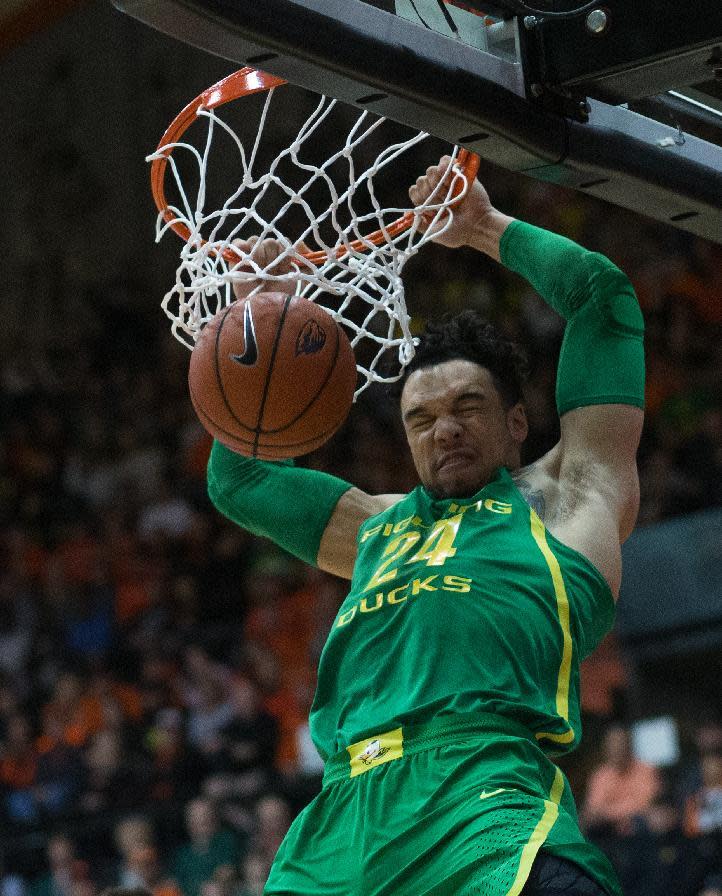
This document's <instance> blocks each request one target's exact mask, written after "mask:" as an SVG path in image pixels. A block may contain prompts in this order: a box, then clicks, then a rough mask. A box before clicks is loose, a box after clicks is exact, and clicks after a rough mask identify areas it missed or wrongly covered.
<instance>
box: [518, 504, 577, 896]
mask: <svg viewBox="0 0 722 896" xmlns="http://www.w3.org/2000/svg"><path fill="white" fill-rule="evenodd" d="M532 512H533V511H532ZM563 792H564V775H563V774H562V773H561V771H560V770H559V769H557V770H556V773H555V775H554V783H553V784H552V789H551V791H550V793H549V799H548V800H544V813H543V815H542V817H541V818H540V819H539V822H538V824H537V826H536V827H535V828H534V832H533V833H532V835H531V837H530V838H529V840H528V841H527V843H526V845H525V846H524V849H523V850H522V851H521V859H520V860H519V869H518V871H517V872H516V878H515V879H514V883H513V884H512V885H511V889H510V890H509V892H508V893H507V894H506V896H518V894H519V893H521V891H522V888H523V886H524V884H525V883H526V879H527V878H528V877H529V872H530V871H531V866H532V864H533V863H534V859H535V858H536V854H537V853H538V852H539V849H540V847H541V846H542V845H543V843H544V841H545V840H546V838H547V836H548V835H549V831H551V829H552V827H553V826H554V822H555V821H556V820H557V818H558V817H559V803H560V801H561V798H562V793H563Z"/></svg>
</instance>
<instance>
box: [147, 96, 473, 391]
mask: <svg viewBox="0 0 722 896" xmlns="http://www.w3.org/2000/svg"><path fill="white" fill-rule="evenodd" d="M277 89H278V88H277ZM274 93H275V91H274V90H273V89H271V90H269V91H268V92H267V93H265V94H264V95H263V100H262V104H261V108H260V112H259V123H258V128H257V131H256V132H255V136H254V138H253V141H252V143H251V145H250V146H248V147H247V146H245V145H244V143H243V141H242V140H241V138H240V137H239V136H238V135H237V133H236V131H235V130H234V128H232V127H231V126H230V125H229V124H228V123H227V122H226V121H224V120H223V119H222V118H221V117H220V116H219V115H218V113H217V111H216V110H215V109H207V108H202V107H201V108H199V110H198V112H197V115H198V118H199V119H205V120H206V123H207V131H206V133H205V138H204V140H202V141H201V144H202V145H201V148H200V149H199V148H196V146H194V145H192V144H191V143H188V142H180V141H179V142H175V143H169V144H167V145H164V146H161V147H159V148H158V150H157V151H156V152H155V153H153V154H152V155H151V156H149V157H148V161H153V160H155V159H160V158H164V157H165V158H167V159H168V163H169V168H170V170H171V171H172V173H173V179H174V181H175V186H176V188H177V202H176V203H174V204H170V205H169V206H168V208H169V209H170V213H168V212H167V211H166V214H165V215H164V214H163V213H161V214H160V215H159V217H158V223H157V233H156V238H157V239H158V240H159V239H160V238H161V237H162V236H163V234H164V233H165V232H166V231H167V230H168V229H169V228H171V227H172V226H173V225H174V224H182V225H185V227H186V228H187V229H188V231H189V234H190V235H189V237H188V239H187V242H186V243H185V244H184V246H183V249H182V251H181V261H180V265H179V266H178V268H177V270H176V278H175V283H174V284H173V287H172V289H171V290H170V291H169V292H168V293H167V294H166V295H165V297H164V299H163V302H162V307H163V309H164V311H165V313H166V314H167V315H168V317H169V318H170V319H171V321H172V327H171V329H172V332H173V334H174V336H175V337H176V338H177V339H178V340H179V341H180V342H182V343H183V344H185V345H186V346H188V347H189V348H192V347H193V345H194V343H195V341H196V339H197V338H198V335H199V333H200V331H201V329H202V328H203V326H204V325H205V324H206V323H208V321H210V320H211V318H213V317H214V316H215V315H216V314H217V313H218V312H219V311H221V310H222V309H223V308H225V307H226V306H227V305H228V304H230V303H231V302H232V301H234V298H235V294H234V291H233V283H234V282H238V283H243V282H245V285H246V287H247V286H248V285H249V283H248V281H252V282H253V289H252V290H251V292H250V293H249V294H250V295H253V294H254V293H256V292H261V291H273V290H274V289H279V288H282V289H283V290H284V291H286V292H289V291H291V292H295V294H297V295H301V296H304V297H306V298H307V299H310V300H312V301H315V302H318V304H320V305H322V306H323V307H324V308H325V309H326V310H328V311H329V313H330V314H331V315H332V316H333V318H334V319H335V320H336V321H338V322H339V323H340V324H341V325H342V326H344V327H345V328H346V331H347V333H348V335H349V338H350V340H351V345H352V346H353V348H354V352H355V355H356V360H357V366H358V370H359V373H360V374H361V377H360V378H359V387H358V389H357V392H356V395H357V396H358V395H359V394H360V393H361V392H362V391H363V390H364V389H365V388H366V387H367V386H368V385H369V384H371V383H372V382H387V383H388V382H392V381H394V380H396V379H398V378H399V376H400V375H401V373H402V371H403V368H404V366H405V365H406V364H407V363H408V362H409V361H410V360H411V358H412V357H413V355H414V337H413V336H412V334H411V331H410V319H409V315H408V313H407V309H406V303H405V300H404V287H403V282H402V279H401V274H402V271H403V268H404V265H405V264H406V262H407V260H408V259H409V258H410V257H411V256H412V255H413V254H414V253H415V252H416V251H417V250H418V249H419V248H420V247H421V246H422V245H423V244H424V243H425V242H426V241H427V240H429V239H430V234H431V233H432V232H433V233H434V234H435V235H436V234H438V233H440V232H441V231H442V230H444V229H445V228H446V227H448V226H449V224H450V222H451V216H452V215H453V210H452V206H453V203H454V202H455V201H458V199H460V198H462V197H463V195H464V194H465V192H466V189H467V183H466V179H465V177H464V174H463V172H462V170H461V168H460V166H459V164H458V163H457V157H458V150H457V149H454V151H453V152H452V153H451V161H450V163H449V168H450V176H449V177H447V178H445V179H443V180H442V181H441V184H443V187H440V188H437V191H436V193H434V194H432V195H431V196H430V197H429V199H428V200H427V201H426V202H425V203H424V205H423V206H421V207H419V208H417V209H415V210H412V209H409V208H408V207H406V208H404V207H402V206H401V205H400V204H399V203H398V201H397V202H396V204H389V205H385V204H384V195H385V191H386V192H388V185H389V183H390V182H391V181H393V180H394V175H396V178H395V179H396V180H398V170H397V171H396V172H395V171H394V163H396V161H397V160H398V158H399V156H401V155H402V153H406V152H408V151H409V150H413V149H414V148H415V147H416V146H417V145H418V144H419V143H420V142H421V141H424V140H425V139H426V138H427V136H428V135H427V134H424V133H414V134H413V135H412V136H410V137H408V136H407V135H406V134H404V138H403V139H392V141H391V142H390V143H388V142H387V143H386V144H385V145H384V146H383V148H382V149H381V150H380V151H379V150H378V146H379V134H380V132H381V129H382V128H383V127H384V126H388V125H389V124H390V123H388V122H386V120H385V119H383V118H379V117H377V116H374V115H373V114H371V113H369V112H367V111H361V112H354V120H353V121H352V122H351V123H350V126H349V125H348V122H346V127H345V128H343V129H341V128H339V127H338V123H337V122H334V123H333V124H330V122H331V118H332V113H334V110H336V113H338V109H337V108H336V107H337V105H340V104H337V102H336V100H333V99H330V98H327V97H321V98H320V100H319V101H318V103H317V104H316V106H315V108H314V109H313V111H312V112H311V114H310V115H309V116H308V118H307V119H306V120H305V121H304V122H303V124H302V125H301V126H300V128H298V131H297V133H296V134H295V136H294V137H293V139H292V141H291V143H290V145H288V146H287V147H286V148H284V149H282V150H281V151H280V152H278V153H276V154H275V155H273V156H272V158H271V161H270V163H269V162H268V161H267V158H268V156H267V157H266V159H262V158H261V157H262V155H263V153H262V152H261V147H262V145H263V136H264V130H266V129H267V124H268V122H269V112H270V108H271V104H272V102H273V97H274ZM341 109H342V110H344V111H343V114H342V117H345V118H346V119H347V118H348V114H349V110H348V107H347V106H341ZM243 130H244V131H245V130H246V123H244V127H243ZM391 130H392V131H396V132H398V126H396V125H394V126H393V127H392V128H391ZM217 132H218V133H219V134H220V133H222V134H225V135H226V137H227V138H230V144H229V143H228V139H226V138H224V140H223V148H222V149H218V148H216V144H217V143H218V139H216V140H215V141H214V135H216V133H217ZM407 133H408V132H407ZM273 139H274V138H272V139H271V142H273ZM331 141H335V145H334V144H332V143H331ZM319 147H320V150H319ZM329 149H331V152H330V153H329ZM319 151H320V152H321V153H322V154H323V155H324V156H327V158H326V160H325V161H323V162H321V163H318V162H316V161H313V157H314V156H315V157H316V158H317V157H318V155H319ZM171 152H172V153H173V154H171ZM218 155H220V159H219V158H217V156H218ZM184 157H185V161H183V159H184ZM189 160H190V164H188V162H189ZM212 160H213V161H214V164H216V165H221V166H222V167H223V168H224V169H225V170H226V172H228V171H230V172H233V176H234V184H233V186H232V187H231V191H230V194H229V195H227V197H226V198H225V199H224V200H223V201H222V202H221V203H218V202H216V203H213V202H211V201H210V200H209V194H210V193H211V192H212V191H211V189H210V187H209V171H210V168H211V161H212ZM183 166H185V168H184V167H183ZM182 169H183V170H182ZM418 173H422V172H421V171H419V172H418ZM184 181H185V182H186V184H188V183H189V182H190V184H192V185H193V188H192V189H191V187H189V186H187V185H186V186H184ZM396 186H398V184H396ZM405 186H406V185H404V187H405ZM404 192H405V190H404ZM407 201H408V200H407ZM219 204H220V207H215V208H213V207H212V206H213V205H216V206H217V205H219ZM422 216H423V219H422ZM400 219H401V220H400ZM422 220H423V222H424V223H425V225H426V226H425V227H424V230H422V229H420V226H419V225H420V224H421V223H422ZM377 231H378V233H375V232H377ZM250 238H258V240H259V241H262V240H265V239H268V238H272V239H274V240H276V241H278V245H277V249H279V250H280V255H278V256H277V257H276V258H274V260H273V262H272V263H268V264H265V265H262V264H260V263H259V262H258V260H257V256H258V257H260V254H259V253H256V252H255V251H253V250H252V251H241V249H239V248H238V246H237V245H236V243H237V242H238V241H239V240H243V241H247V240H249V239H250ZM301 242H303V243H304V244H306V246H307V247H310V248H309V250H308V251H305V250H304V253H303V255H301V254H299V251H298V246H299V244H300V243H301ZM377 242H378V244H377ZM245 248H248V247H247V246H246V247H245ZM311 253H313V254H311ZM289 267H290V270H291V275H290V277H291V279H290V285H289V273H288V270H289ZM279 270H283V271H284V273H277V272H278V271H279ZM274 271H276V273H274Z"/></svg>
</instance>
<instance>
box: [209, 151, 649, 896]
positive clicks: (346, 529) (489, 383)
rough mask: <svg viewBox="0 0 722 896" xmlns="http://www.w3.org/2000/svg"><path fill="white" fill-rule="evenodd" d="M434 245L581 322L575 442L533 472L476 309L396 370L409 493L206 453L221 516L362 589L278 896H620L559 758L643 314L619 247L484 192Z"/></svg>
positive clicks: (563, 399) (624, 475)
mask: <svg viewBox="0 0 722 896" xmlns="http://www.w3.org/2000/svg"><path fill="white" fill-rule="evenodd" d="M445 161H446V160H445V159H444V160H442V161H441V163H440V165H439V166H434V167H432V168H430V169H428V171H427V173H426V174H425V175H424V176H423V177H421V178H419V180H418V181H417V182H416V184H415V185H414V186H413V187H412V189H411V190H410V195H411V199H412V201H413V202H414V203H415V204H419V203H421V202H422V201H423V200H424V199H425V198H426V197H427V196H428V195H429V194H430V192H431V191H432V190H433V189H434V187H435V185H436V184H437V183H438V181H439V180H440V178H441V177H442V172H443V170H444V168H443V166H444V164H445ZM438 241H439V242H440V243H443V244H444V245H447V246H452V247H454V246H462V245H467V246H472V247H474V248H476V249H478V250H479V251H480V252H484V253H486V254H487V255H490V256H491V257H492V258H494V259H496V260H497V261H500V262H501V263H502V264H504V265H506V266H507V267H508V268H510V269H512V270H514V271H516V272H518V273H519V274H521V275H523V276H524V277H526V278H527V279H528V280H529V282H530V283H531V284H532V285H533V286H534V288H535V289H536V290H537V291H538V292H539V294H540V295H541V296H543V297H544V298H545V299H546V301H547V302H548V303H549V304H550V305H551V306H552V307H553V308H554V309H556V310H557V311H558V312H559V313H560V314H561V315H562V316H563V317H565V318H566V319H567V327H566V331H565V336H564V343H563V347H562V350H561V355H560V360H559V369H558V374H557V390H556V397H557V405H558V410H559V413H560V416H561V439H560V441H559V443H558V444H557V445H556V446H555V447H554V448H553V449H552V450H551V451H549V453H548V454H546V455H545V456H544V457H542V458H540V459H539V460H537V461H535V462H534V463H532V464H531V465H529V466H528V467H525V468H521V467H520V450H521V446H522V443H523V441H524V438H525V436H526V434H527V420H526V415H525V411H524V404H523V402H522V379H523V359H522V355H521V352H520V350H519V349H518V348H517V347H516V346H514V345H512V344H511V343H509V342H508V341H506V340H505V339H503V338H501V337H500V336H499V335H498V334H497V333H496V332H495V331H494V330H493V329H492V328H491V327H490V326H488V325H486V324H485V323H484V322H483V321H481V320H479V319H478V317H477V315H476V314H474V313H473V312H463V313H462V314H460V315H458V316H457V317H456V318H452V319H451V320H448V321H447V322H444V323H441V324H438V325H433V326H430V327H429V328H428V329H427V333H426V334H425V336H424V337H423V338H422V342H421V345H420V346H419V349H418V352H417V355H416V357H415V358H414V359H413V361H412V363H411V365H410V367H409V368H408V370H407V372H406V374H405V382H404V385H403V390H402V393H401V414H402V417H403V424H404V427H405V430H406V435H407V438H408V442H409V446H410V449H411V454H412V457H413V461H414V464H415V466H416V470H417V472H418V475H419V479H420V482H421V484H420V485H419V486H418V487H417V488H416V489H414V491H412V492H411V493H410V494H408V495H368V494H365V493H363V492H361V491H360V490H358V489H356V488H353V487H352V486H350V485H349V484H348V483H345V482H342V481H340V480H338V479H336V478H334V477H331V476H329V475H327V474H324V473H320V472H318V471H312V470H306V469H298V468H295V467H293V466H292V465H287V464H277V463H270V462H262V461H256V460H251V459H248V458H244V457H241V456H239V455H236V454H234V453H232V452H231V451H229V450H228V449H226V448H224V447H223V446H222V445H220V444H218V443H216V444H215V445H214V447H213V451H212V455H211V459H210V463H209V468H208V486H209V493H210V496H211V498H212V500H213V501H214V503H215V505H216V507H218V509H219V510H220V511H221V512H222V513H224V514H226V515H227V516H229V517H230V518H231V519H233V520H235V521H236V522H238V523H239V524H240V525H241V526H243V527H245V528H247V529H249V530H250V531H252V532H254V533H256V534H259V535H264V536H267V537H269V538H272V539H274V540H275V541H276V542H277V543H278V544H279V545H281V546H282V547H284V548H285V549H286V550H289V551H291V552H292V553H293V554H295V555H296V556H297V557H300V558H302V559H303V560H305V561H307V562H309V563H312V564H317V565H318V566H319V567H320V568H321V569H324V570H327V571H328V572H330V573H333V574H334V575H337V576H342V577H345V578H348V579H351V585H350V591H349V595H348V597H347V598H346V600H345V601H344V603H343V605H342V606H341V608H340V610H339V612H338V615H337V617H336V620H335V622H334V625H333V627H332V630H331V633H330V635H329V637H328V641H327V643H326V645H325V648H324V651H323V654H322V656H321V660H320V664H319V670H318V688H317V692H316V696H315V700H314V703H313V707H312V710H311V715H310V725H311V731H312V733H313V737H314V741H315V743H316V745H317V747H318V749H319V751H320V752H321V754H322V755H323V756H324V758H325V760H326V768H325V774H324V785H323V789H322V791H321V793H320V794H319V795H318V796H317V797H316V798H315V799H314V800H313V801H312V802H311V804H310V805H309V806H308V807H307V808H306V809H305V810H304V811H303V812H302V813H301V814H300V816H299V817H298V818H297V819H296V821H295V822H294V824H293V825H292V827H291V829H290V831H289V833H288V835H287V837H286V839H285V841H284V843H283V844H282V846H281V848H280V850H279V852H278V856H277V858H276V861H275V863H274V866H273V869H272V871H271V874H270V877H269V881H268V884H267V888H266V893H268V894H279V896H280V894H294V896H321V894H324V896H348V894H354V896H356V894H358V896H391V894H393V896H412V894H413V896H420V894H429V896H430V894H436V896H441V894H485V896H516V894H519V893H523V894H527V896H555V894H562V893H563V894H565V896H575V894H576V896H586V894H588V896H592V894H594V896H601V894H604V893H607V894H617V893H618V892H619V888H618V883H617V882H616V879H615V875H614V872H613V871H612V869H611V866H610V865H609V863H608V862H607V860H606V859H605V858H604V857H603V856H602V855H601V853H599V852H598V851H597V850H596V849H595V848H594V847H593V846H591V845H590V844H589V843H587V842H586V841H585V839H584V838H583V836H582V835H581V833H580V831H579V827H578V824H577V816H576V810H575V806H574V801H573V798H572V795H571V793H570V789H569V785H568V783H567V781H566V780H565V777H564V775H563V774H562V772H561V771H560V770H559V769H558V768H557V766H556V765H555V764H554V763H553V762H552V761H551V759H550V757H553V756H556V755H561V754H564V753H566V752H568V751H569V750H572V749H573V748H574V747H575V746H576V744H577V743H578V742H579V738H580V733H581V732H580V709H579V663H580V661H581V660H582V659H583V658H584V657H585V656H586V655H587V654H589V653H590V652H591V651H592V650H593V649H594V648H595V646H596V645H597V644H598V643H599V642H600V640H601V639H602V638H603V637H604V635H605V633H606V632H607V631H608V630H609V628H610V627H611V625H612V621H613V616H614V600H615V598H616V596H617V594H618V592H619V585H620V577H621V554H620V543H621V542H622V541H623V540H624V539H625V538H626V537H627V536H628V535H629V533H630V531H631V530H632V527H633V525H634V522H635V518H636V514H637V508H638V479H637V472H636V464H635V454H636V450H637V445H638V442H639V438H640V434H641V429H642V417H643V412H642V406H643V391H644V357H643V320H642V315H641V312H640V310H639V306H638V304H637V301H636V298H635V295H634V291H633V289H632V286H631V284H630V283H629V281H628V279H627V278H626V277H625V276H624V274H623V273H622V272H621V271H619V270H618V269H617V268H616V267H615V266H614V265H613V264H612V263H611V262H610V261H609V260H608V259H606V258H604V257H603V256H601V255H598V254H595V253H592V252H589V251H587V250H585V249H583V248H581V247H580V246H578V245H576V244H575V243H572V242H570V241H569V240H567V239H565V238H563V237H560V236H557V235H555V234H552V233H549V232H547V231H544V230H540V229H538V228H536V227H533V226H531V225H529V224H525V223H522V222H521V221H518V220H513V219H512V218H510V217H508V216H506V215H504V214H502V213H501V212H499V211H497V210H496V209H495V208H494V207H493V206H492V205H491V202H490V200H489V197H488V195H487V193H486V190H485V189H484V188H483V187H482V185H481V184H480V183H478V182H476V183H474V184H473V186H472V187H471V188H470V190H469V192H468V194H467V196H466V198H465V199H464V200H463V202H462V203H461V204H460V206H459V207H458V209H457V210H456V211H455V214H454V218H453V223H452V224H451V225H450V226H449V228H448V229H447V230H446V231H445V232H444V233H443V234H441V235H439V237H438ZM277 248H278V247H274V244H273V243H272V242H270V241H269V242H268V243H266V244H265V245H264V246H262V247H259V249H258V251H259V252H260V251H264V252H268V253H270V254H269V256H268V257H270V258H273V257H275V256H274V252H275V253H276V254H277Z"/></svg>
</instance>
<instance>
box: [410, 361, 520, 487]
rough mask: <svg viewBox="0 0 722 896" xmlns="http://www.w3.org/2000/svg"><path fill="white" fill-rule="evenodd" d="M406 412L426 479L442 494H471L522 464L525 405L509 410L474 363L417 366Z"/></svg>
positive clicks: (415, 454)
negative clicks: (505, 469)
mask: <svg viewBox="0 0 722 896" xmlns="http://www.w3.org/2000/svg"><path fill="white" fill-rule="evenodd" d="M401 416H402V419H403V422H404V429H405V430H406V438H407V439H408V442H409V447H410V448H411V455H412V457H413V460H414V465H415V466H416V471H417V472H418V474H419V478H420V479H421V483H422V485H424V487H425V488H426V489H427V490H428V491H429V492H431V494H433V495H435V496H437V497H439V498H468V497H470V496H471V495H473V494H475V493H476V492H478V491H479V489H480V488H483V486H484V485H486V484H487V482H489V481H490V480H491V478H492V476H493V475H494V473H495V471H496V470H497V469H498V468H499V467H501V466H506V467H509V468H510V469H514V468H516V467H518V466H519V452H520V448H521V444H522V442H523V441H524V439H525V438H526V434H527V422H526V415H525V413H524V408H523V405H521V404H517V405H514V406H513V407H511V408H506V407H505V406H504V402H503V400H502V398H501V395H500V394H499V391H498V390H497V388H496V386H495V385H494V380H493V378H492V376H491V374H490V373H489V371H488V370H487V369H486V368H485V367H481V366H480V365H479V364H475V363H474V362H473V361H464V360H453V361H444V362H443V363H441V364H436V365H434V366H431V367H423V368H421V369H420V370H415V371H414V372H413V373H412V374H411V375H410V376H409V378H408V380H407V381H406V383H405V385H404V390H403V392H402V394H401Z"/></svg>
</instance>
